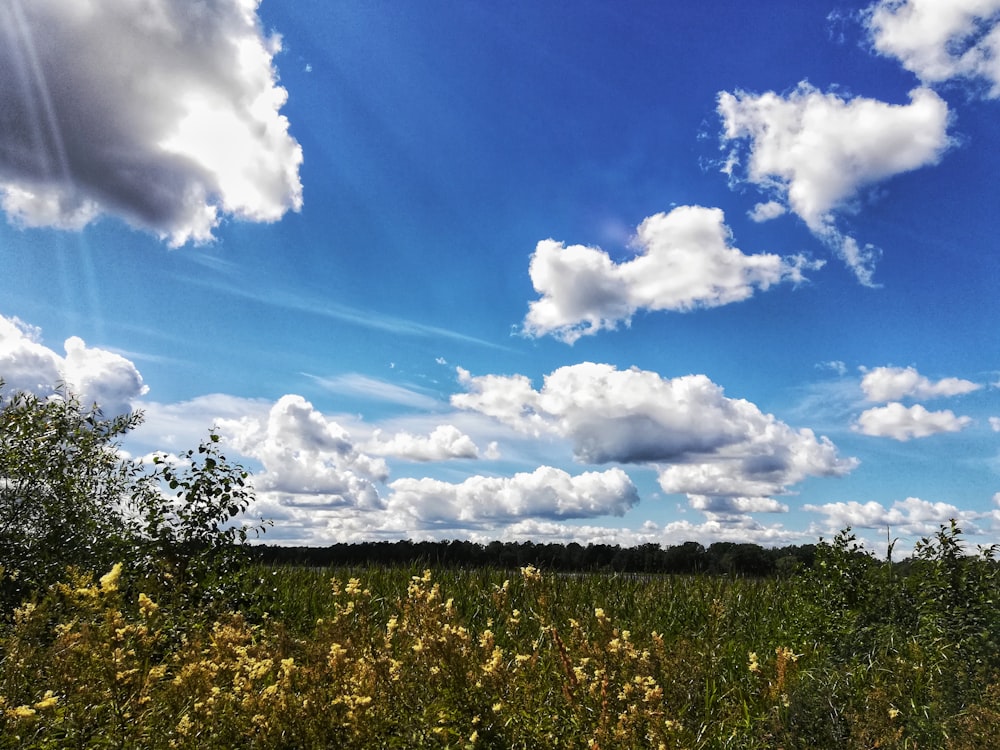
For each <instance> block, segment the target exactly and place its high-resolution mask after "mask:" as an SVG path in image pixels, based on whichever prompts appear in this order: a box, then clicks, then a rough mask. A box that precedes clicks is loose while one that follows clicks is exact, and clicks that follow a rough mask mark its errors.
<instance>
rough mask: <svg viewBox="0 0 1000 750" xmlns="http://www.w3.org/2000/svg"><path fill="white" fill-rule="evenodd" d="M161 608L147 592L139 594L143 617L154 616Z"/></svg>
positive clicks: (140, 610) (140, 611)
mask: <svg viewBox="0 0 1000 750" xmlns="http://www.w3.org/2000/svg"><path fill="white" fill-rule="evenodd" d="M159 608H160V605H158V604H157V603H156V602H154V601H153V600H152V599H150V598H149V597H148V596H146V595H145V594H139V614H141V615H142V616H143V617H152V616H153V615H154V614H155V613H156V610H158V609H159Z"/></svg>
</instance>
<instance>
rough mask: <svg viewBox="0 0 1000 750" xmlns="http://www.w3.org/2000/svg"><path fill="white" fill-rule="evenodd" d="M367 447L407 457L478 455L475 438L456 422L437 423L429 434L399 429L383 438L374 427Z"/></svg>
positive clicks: (377, 452) (432, 458)
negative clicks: (451, 423)
mask: <svg viewBox="0 0 1000 750" xmlns="http://www.w3.org/2000/svg"><path fill="white" fill-rule="evenodd" d="M365 450H366V451H367V452H368V453H373V454H375V455H377V456H393V457H395V458H403V459H406V460H408V461H447V460H448V459H452V458H479V448H477V447H476V444H475V442H473V440H472V438H470V437H469V436H468V435H466V434H465V433H463V432H462V431H461V430H459V429H458V428H457V427H455V426H454V425H438V426H437V427H435V428H434V430H433V432H431V433H430V434H429V435H426V436H425V435H413V434H411V433H409V432H397V433H396V434H395V435H393V436H392V437H391V438H388V439H383V438H382V431H381V430H375V432H374V433H373V434H372V438H371V440H370V441H369V442H368V443H366V444H365Z"/></svg>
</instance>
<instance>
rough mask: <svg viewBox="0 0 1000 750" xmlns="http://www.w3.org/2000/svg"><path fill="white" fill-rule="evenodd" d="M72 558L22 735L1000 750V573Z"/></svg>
mask: <svg viewBox="0 0 1000 750" xmlns="http://www.w3.org/2000/svg"><path fill="white" fill-rule="evenodd" d="M225 583H226V586H225V589H224V591H225V592H226V593H225V594H224V595H223V594H217V595H216V594H211V592H207V591H206V592H202V593H201V594H199V595H195V594H196V593H197V592H194V593H193V592H178V591H176V590H173V591H172V590H170V589H169V588H168V587H163V586H162V585H158V586H154V585H153V584H152V583H150V582H149V581H145V582H143V581H137V580H131V579H130V578H129V574H128V570H127V567H126V569H125V570H124V572H121V571H120V570H119V569H118V568H115V569H114V570H112V571H111V572H109V573H108V574H107V575H105V576H104V577H103V578H100V579H98V580H93V579H92V578H90V577H88V576H76V577H73V576H68V577H67V578H66V580H65V582H64V583H61V584H58V585H56V586H53V587H50V588H49V589H47V590H46V591H44V592H39V594H38V595H37V596H35V597H34V598H33V599H32V600H31V601H29V602H27V603H25V604H23V605H22V606H21V607H20V608H18V609H17V610H16V612H14V613H12V614H11V616H10V617H8V619H7V622H5V623H4V624H3V625H2V630H0V747H3V748H15V747H17V748H21V747H24V748H76V747H79V748H84V747H87V748H91V747H92V748H237V747H238V748H424V747H433V748H556V747H559V748H660V747H662V748H785V749H791V748H838V749H839V748H875V747H879V748H956V749H957V748H995V747H1000V658H998V644H997V637H998V634H1000V630H998V624H1000V615H998V614H997V612H996V610H997V607H996V606H995V602H997V601H1000V600H998V599H997V598H996V597H997V594H998V584H1000V576H998V574H997V567H996V565H995V564H994V563H993V561H992V559H991V553H990V552H989V551H987V552H986V553H984V554H982V555H980V556H979V557H965V556H964V555H961V554H959V553H958V548H957V534H956V533H955V532H954V531H952V532H949V531H947V530H944V529H943V530H942V532H941V533H940V534H939V535H938V536H937V538H936V539H931V540H929V541H928V544H927V545H926V546H924V547H923V548H922V550H921V551H920V554H919V555H918V559H917V561H915V563H914V564H913V565H912V566H910V567H909V569H908V571H907V572H906V574H905V575H904V574H903V572H902V571H900V570H898V569H896V568H894V567H892V566H889V565H887V564H885V563H880V562H878V561H875V560H873V559H872V558H870V557H867V556H864V555H858V554H856V553H855V552H852V549H851V545H850V540H849V538H847V537H846V536H845V537H841V538H839V539H838V540H837V542H836V543H835V544H833V545H824V546H823V547H822V550H821V554H820V555H819V557H818V559H817V564H816V567H815V568H814V569H813V570H807V571H801V572H800V573H798V574H795V575H792V576H789V577H786V578H783V579H780V580H779V579H771V580H751V579H736V578H724V577H697V576H669V577H668V576H643V577H639V576H636V577H627V576H614V575H605V574H586V575H552V574H546V573H545V572H544V571H538V570H536V569H534V568H530V567H529V568H523V569H521V570H516V571H507V572H505V571H499V570H444V569H441V570H426V571H425V570H423V569H421V568H398V567H397V568H389V567H370V568H365V569H354V570H343V569H341V570H338V569H333V570H308V569H302V568H288V567H286V568H273V569H272V568H262V567H257V568H253V569H250V570H246V571H244V572H243V573H242V574H241V575H240V577H239V579H238V580H230V581H227V582H225Z"/></svg>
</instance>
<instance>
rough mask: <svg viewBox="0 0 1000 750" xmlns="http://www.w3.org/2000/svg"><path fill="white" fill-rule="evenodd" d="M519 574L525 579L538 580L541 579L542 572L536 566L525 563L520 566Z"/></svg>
mask: <svg viewBox="0 0 1000 750" xmlns="http://www.w3.org/2000/svg"><path fill="white" fill-rule="evenodd" d="M521 575H522V576H523V577H524V580H526V581H540V580H542V572H541V571H540V570H539V569H538V568H536V567H535V566H534V565H525V566H524V567H523V568H521Z"/></svg>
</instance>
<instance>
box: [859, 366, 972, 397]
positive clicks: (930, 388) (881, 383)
mask: <svg viewBox="0 0 1000 750" xmlns="http://www.w3.org/2000/svg"><path fill="white" fill-rule="evenodd" d="M980 388H982V386H981V385H979V384H978V383H973V382H972V381H970V380H962V379H960V378H943V379H941V380H938V381H936V382H932V381H931V380H929V379H927V378H926V377H924V376H923V375H921V374H920V373H919V372H917V370H916V368H914V367H876V368H873V369H871V370H866V371H865V375H864V377H863V378H862V379H861V390H863V391H864V393H865V396H866V397H867V399H868V400H869V401H900V400H901V399H904V398H920V399H924V398H936V397H939V396H960V395H962V394H965V393H971V392H973V391H978V390H979V389H980Z"/></svg>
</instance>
